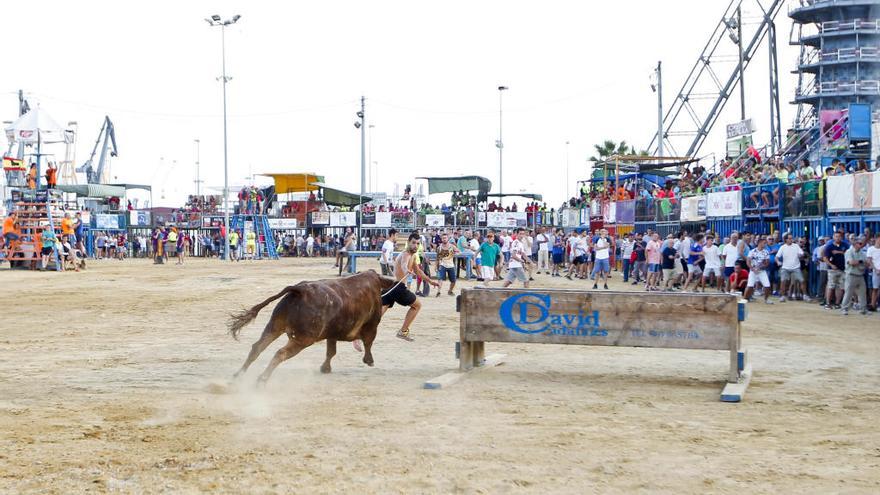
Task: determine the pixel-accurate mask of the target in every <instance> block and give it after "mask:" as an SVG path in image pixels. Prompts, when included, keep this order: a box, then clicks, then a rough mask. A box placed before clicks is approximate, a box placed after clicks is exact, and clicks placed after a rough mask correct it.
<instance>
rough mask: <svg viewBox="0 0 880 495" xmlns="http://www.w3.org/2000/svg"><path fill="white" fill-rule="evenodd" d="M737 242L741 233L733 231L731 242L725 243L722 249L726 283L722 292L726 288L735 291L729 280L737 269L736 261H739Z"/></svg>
mask: <svg viewBox="0 0 880 495" xmlns="http://www.w3.org/2000/svg"><path fill="white" fill-rule="evenodd" d="M737 244H739V234H738V233H737V232H732V233H731V234H730V242H728V243H727V244H725V245H724V248H723V249H722V250H721V258H723V259H724V285H723V286H722V287H721V290H722V292H723V291H725V290H727V291H729V292H733V290H734V289H733V287H730V284H729V283H728V281H729V280H730V276H731V275H733V272H735V271H736V262H737V261H739V248H738V246H737Z"/></svg>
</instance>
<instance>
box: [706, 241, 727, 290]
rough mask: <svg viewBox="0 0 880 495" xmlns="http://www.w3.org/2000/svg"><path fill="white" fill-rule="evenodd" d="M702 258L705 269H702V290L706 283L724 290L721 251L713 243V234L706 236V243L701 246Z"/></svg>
mask: <svg viewBox="0 0 880 495" xmlns="http://www.w3.org/2000/svg"><path fill="white" fill-rule="evenodd" d="M703 258H704V259H705V260H706V269H705V270H703V292H705V291H706V288H705V286H706V284H710V285H709V287H711V286H712V285H711V284H714V285H715V288H716V289H718V290H721V291H723V290H724V283H723V281H722V280H723V277H722V275H721V251H720V250H719V249H718V246H716V245H715V236H713V235H707V236H706V245H705V246H703Z"/></svg>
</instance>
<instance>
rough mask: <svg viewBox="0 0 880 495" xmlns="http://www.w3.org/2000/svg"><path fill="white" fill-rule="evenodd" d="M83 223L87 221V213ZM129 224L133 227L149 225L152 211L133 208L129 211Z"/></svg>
mask: <svg viewBox="0 0 880 495" xmlns="http://www.w3.org/2000/svg"><path fill="white" fill-rule="evenodd" d="M83 223H86V219H85V215H83ZM128 224H129V225H131V226H132V227H149V226H150V212H149V211H144V210H131V211H129V212H128Z"/></svg>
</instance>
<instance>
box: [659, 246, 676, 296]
mask: <svg viewBox="0 0 880 495" xmlns="http://www.w3.org/2000/svg"><path fill="white" fill-rule="evenodd" d="M674 246H675V238H673V236H672V234H669V236H668V237H666V242H665V243H664V244H663V250H662V251H661V252H660V254H661V258H662V260H661V261H660V267H661V268H662V270H663V278H664V279H665V280H666V282H665V283H664V287H663V288H664V289H665V290H667V291H669V290H674V282H675V278H676V275H675V265H676V264H677V262H676V259H678V250H676V249H675V247H674Z"/></svg>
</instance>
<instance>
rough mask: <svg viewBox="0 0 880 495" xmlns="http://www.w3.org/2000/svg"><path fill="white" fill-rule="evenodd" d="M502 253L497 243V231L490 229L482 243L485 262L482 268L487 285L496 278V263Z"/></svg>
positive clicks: (481, 249) (481, 248)
mask: <svg viewBox="0 0 880 495" xmlns="http://www.w3.org/2000/svg"><path fill="white" fill-rule="evenodd" d="M500 255H501V248H500V247H498V244H496V243H495V233H494V232H492V231H491V230H490V231H489V232H488V233H487V234H486V240H485V241H483V243H482V244H480V258H481V259H482V263H483V266H482V267H481V268H480V270H481V271H482V274H481V276H482V279H483V284H485V285H486V286H487V287H488V286H489V282H491V281H493V280H495V265H496V264H497V263H498V258H499V256H500Z"/></svg>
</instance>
